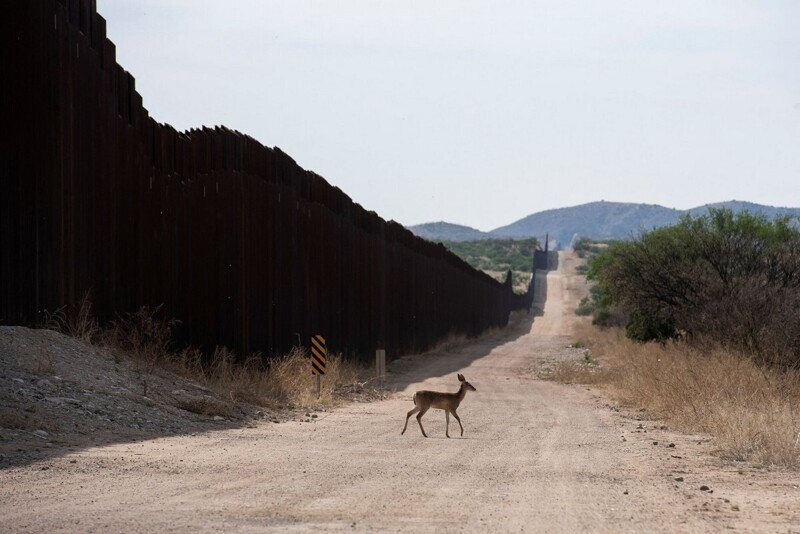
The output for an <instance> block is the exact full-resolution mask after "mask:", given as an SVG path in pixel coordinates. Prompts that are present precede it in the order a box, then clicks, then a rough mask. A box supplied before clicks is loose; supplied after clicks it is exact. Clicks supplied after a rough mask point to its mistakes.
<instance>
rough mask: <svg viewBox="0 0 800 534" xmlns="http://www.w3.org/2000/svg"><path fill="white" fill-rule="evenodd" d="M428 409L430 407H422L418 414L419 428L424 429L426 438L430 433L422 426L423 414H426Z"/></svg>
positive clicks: (423, 433)
mask: <svg viewBox="0 0 800 534" xmlns="http://www.w3.org/2000/svg"><path fill="white" fill-rule="evenodd" d="M427 411H428V408H422V409H420V411H419V413H418V414H417V423H419V429H420V430H422V435H423V436H425V437H426V438H427V437H428V434H426V433H425V429H424V428H422V416H423V415H425V412H427Z"/></svg>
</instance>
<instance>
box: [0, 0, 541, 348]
mask: <svg viewBox="0 0 800 534" xmlns="http://www.w3.org/2000/svg"><path fill="white" fill-rule="evenodd" d="M2 11H3V12H4V13H3V16H2V17H0V19H2V22H0V29H1V30H2V31H0V44H2V52H1V53H2V56H0V59H2V64H3V65H4V70H5V72H4V75H3V76H2V77H0V95H1V98H0V110H1V111H2V118H3V127H2V129H0V130H2V133H0V135H2V138H0V140H1V141H2V144H1V146H2V148H1V150H2V153H0V156H2V157H0V191H2V198H1V199H0V251H2V255H1V256H2V257H1V258H0V323H2V324H18V325H20V324H21V325H30V324H36V323H40V322H41V321H42V320H43V319H44V317H45V314H46V313H47V312H53V311H54V310H56V309H58V308H59V307H60V306H64V305H76V304H77V303H78V302H79V301H80V300H81V298H82V297H83V296H84V294H86V293H87V292H90V299H91V302H92V311H93V313H94V314H95V316H96V317H97V318H98V319H99V320H100V321H101V322H104V321H108V320H110V319H113V318H114V317H116V315H117V314H120V313H124V312H130V311H135V310H136V309H138V308H139V307H140V306H143V305H144V306H157V305H163V307H164V308H163V309H164V313H165V315H166V316H168V317H170V318H175V319H178V320H179V321H180V323H179V324H178V326H177V327H176V331H175V335H176V341H177V342H178V343H179V344H191V345H195V346H198V347H200V348H203V349H210V348H213V347H214V346H217V345H225V346H229V347H231V348H233V349H234V350H235V351H236V352H237V353H239V354H246V353H249V352H254V351H261V352H262V353H264V354H265V355H267V356H269V355H273V354H276V353H282V352H285V351H287V350H288V349H290V348H291V347H292V346H293V345H294V344H296V343H297V335H299V337H300V339H301V341H302V343H303V344H308V340H309V338H310V336H311V335H312V334H316V333H320V334H323V335H324V336H325V337H326V338H328V340H329V347H330V348H331V349H332V350H333V351H337V352H339V351H341V352H344V353H350V354H356V355H359V356H360V357H361V358H363V359H364V360H365V361H370V359H371V358H372V354H373V352H374V350H375V349H376V348H385V349H386V350H387V353H388V355H389V357H390V358H394V357H397V356H398V355H400V354H403V353H408V352H411V351H417V350H423V349H425V348H427V347H430V346H431V345H432V344H434V343H435V342H436V341H437V340H439V339H440V338H442V337H444V336H446V335H448V334H450V333H463V334H467V335H469V336H475V335H478V334H480V333H481V332H482V331H483V330H485V329H486V328H489V327H497V326H504V325H505V324H507V320H508V315H509V311H510V310H511V309H512V308H514V307H521V306H524V305H525V299H524V298H523V297H524V296H523V297H515V296H514V294H513V292H512V290H511V287H510V284H502V283H499V282H497V281H495V280H493V279H492V278H491V277H489V276H488V275H486V274H484V273H482V272H479V271H477V270H474V269H472V268H471V267H470V266H469V265H467V264H466V263H465V262H463V261H462V260H460V259H459V258H458V257H456V256H455V255H453V254H451V253H449V252H448V251H446V250H445V248H444V247H443V246H442V245H438V244H433V243H430V242H427V241H425V240H423V239H420V238H417V237H415V236H413V235H412V234H411V232H409V231H408V230H406V229H404V228H403V227H402V226H401V225H399V224H397V223H395V222H387V221H384V220H383V219H381V218H380V217H379V216H378V215H376V214H375V213H373V212H371V211H367V210H365V209H364V208H362V207H361V206H360V205H358V204H356V203H354V202H353V201H352V200H351V199H350V198H349V197H348V196H347V195H346V194H344V193H343V192H342V191H341V190H339V189H338V188H336V187H334V186H332V185H331V184H329V183H328V182H327V181H325V180H324V179H323V178H322V177H320V176H318V175H317V174H315V173H313V172H310V171H306V170H303V169H302V168H300V167H299V166H298V165H297V163H295V161H294V160H292V158H290V157H289V156H288V155H286V154H284V153H283V152H282V151H281V150H280V149H278V148H267V147H265V146H263V145H262V144H260V143H259V142H258V141H256V140H254V139H252V138H250V137H248V136H246V135H242V134H240V133H238V132H235V131H231V130H228V129H226V128H223V127H218V128H213V129H209V128H202V129H198V130H190V131H187V132H178V131H176V130H175V129H173V128H172V127H171V126H169V125H165V124H161V123H159V122H157V121H156V120H154V119H153V118H152V117H150V115H149V113H148V111H147V109H145V108H144V107H143V105H142V97H141V95H139V93H138V92H137V91H136V84H135V79H134V77H133V76H132V75H131V74H130V73H128V72H127V71H125V70H124V69H123V68H122V67H120V66H119V65H118V64H117V62H116V51H115V46H114V44H113V43H112V42H111V41H110V40H109V39H108V38H107V37H106V22H105V20H104V19H103V17H102V16H100V15H99V14H97V12H96V6H95V2H94V1H93V0H80V1H79V0H25V1H20V2H11V3H9V4H7V5H5V6H4V7H3V8H2ZM190 90H191V88H187V91H190ZM528 307H530V304H528Z"/></svg>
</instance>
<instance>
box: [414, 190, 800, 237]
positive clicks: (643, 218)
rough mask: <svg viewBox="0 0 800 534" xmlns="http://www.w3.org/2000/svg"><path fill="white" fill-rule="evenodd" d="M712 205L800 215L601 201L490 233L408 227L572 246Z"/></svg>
mask: <svg viewBox="0 0 800 534" xmlns="http://www.w3.org/2000/svg"><path fill="white" fill-rule="evenodd" d="M712 208H714V209H720V208H727V209H730V210H732V211H734V212H740V211H748V212H750V213H753V214H760V215H764V216H766V217H767V218H770V219H773V218H775V217H777V216H781V215H788V216H794V217H800V208H789V207H777V206H768V205H764V204H756V203H754V202H747V201H740V200H728V201H723V202H715V203H711V204H704V205H702V206H697V207H694V208H689V209H686V210H680V209H676V208H668V207H665V206H661V205H658V204H644V203H633V202H611V201H606V200H600V201H596V202H588V203H585V204H579V205H577V206H569V207H564V208H555V209H549V210H544V211H540V212H536V213H532V214H530V215H528V216H526V217H523V218H521V219H519V220H517V221H514V222H512V223H510V224H508V225H505V226H500V227H498V228H495V229H494V230H491V231H489V232H482V231H480V230H477V229H475V228H471V227H469V226H464V225H454V224H451V223H447V222H444V221H440V222H437V223H425V224H419V225H414V226H410V227H408V229H409V230H411V231H412V232H413V233H414V234H416V235H418V236H420V237H423V238H425V239H428V240H432V241H474V240H478V239H498V238H515V239H523V238H528V237H538V238H540V240H541V241H542V242H544V237H545V235H549V237H550V239H551V240H555V241H557V242H558V243H559V244H560V245H561V246H569V244H570V243H571V242H572V240H573V239H574V238H576V237H577V236H580V237H589V238H592V239H625V238H629V237H632V236H634V235H636V234H637V233H640V232H642V231H647V230H652V229H653V228H657V227H662V226H670V225H673V224H675V223H677V222H678V221H679V220H680V218H681V217H683V216H684V215H691V216H693V217H697V216H700V215H703V214H705V213H707V212H708V210H709V209H712Z"/></svg>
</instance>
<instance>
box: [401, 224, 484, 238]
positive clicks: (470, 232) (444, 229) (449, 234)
mask: <svg viewBox="0 0 800 534" xmlns="http://www.w3.org/2000/svg"><path fill="white" fill-rule="evenodd" d="M408 229H409V230H411V232H413V233H414V235H417V236H419V237H423V238H425V239H428V240H430V241H477V240H479V239H491V238H492V237H496V236H492V235H491V234H487V233H486V232H481V231H480V230H476V229H475V228H470V227H469V226H461V225H460V224H451V223H446V222H433V223H425V224H418V225H416V226H409V227H408Z"/></svg>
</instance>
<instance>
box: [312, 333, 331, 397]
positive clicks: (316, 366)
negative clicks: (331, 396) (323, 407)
mask: <svg viewBox="0 0 800 534" xmlns="http://www.w3.org/2000/svg"><path fill="white" fill-rule="evenodd" d="M327 358H328V346H327V345H326V344H325V338H324V337H322V336H321V335H319V334H317V335H315V336H312V337H311V374H313V375H316V377H317V398H319V397H320V394H321V392H322V375H324V374H325V363H326V361H327Z"/></svg>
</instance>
